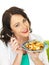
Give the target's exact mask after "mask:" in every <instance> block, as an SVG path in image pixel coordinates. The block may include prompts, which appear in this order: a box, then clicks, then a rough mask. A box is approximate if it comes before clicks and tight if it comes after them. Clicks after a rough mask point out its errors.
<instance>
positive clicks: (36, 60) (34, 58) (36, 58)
mask: <svg viewBox="0 0 49 65" xmlns="http://www.w3.org/2000/svg"><path fill="white" fill-rule="evenodd" d="M28 53H29V55H30V57H31V59H32V61H34V63H35V65H44V64H43V62H42V61H41V60H40V59H39V53H37V52H28Z"/></svg>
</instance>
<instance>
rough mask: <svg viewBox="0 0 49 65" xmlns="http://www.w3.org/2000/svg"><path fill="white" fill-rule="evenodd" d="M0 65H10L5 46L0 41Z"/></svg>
mask: <svg viewBox="0 0 49 65" xmlns="http://www.w3.org/2000/svg"><path fill="white" fill-rule="evenodd" d="M0 65H10V61H9V58H8V52H7V48H6V46H5V45H4V44H3V42H1V41H0Z"/></svg>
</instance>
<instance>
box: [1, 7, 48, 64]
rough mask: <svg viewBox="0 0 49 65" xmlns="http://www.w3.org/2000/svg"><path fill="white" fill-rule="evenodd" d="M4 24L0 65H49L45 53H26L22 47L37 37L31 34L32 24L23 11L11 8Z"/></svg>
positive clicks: (5, 14) (5, 15) (5, 13)
mask: <svg viewBox="0 0 49 65" xmlns="http://www.w3.org/2000/svg"><path fill="white" fill-rule="evenodd" d="M2 24H3V27H2V31H1V36H0V39H1V40H2V41H3V42H4V43H3V42H1V41H0V42H1V44H0V65H24V64H25V63H26V64H25V65H48V62H47V56H46V53H45V51H43V52H41V53H33V52H26V51H25V50H24V49H23V48H22V46H21V45H22V44H23V43H24V42H26V41H28V40H31V39H34V36H35V35H32V34H31V22H30V20H29V18H28V17H27V14H26V13H25V12H24V10H23V9H21V8H18V7H11V8H9V9H8V10H6V11H5V12H4V14H3V17H2ZM35 38H37V39H38V37H36V36H35ZM43 54H44V55H45V56H44V55H43ZM42 55H43V57H42ZM25 57H26V58H25ZM26 59H27V60H26ZM45 61H46V62H45Z"/></svg>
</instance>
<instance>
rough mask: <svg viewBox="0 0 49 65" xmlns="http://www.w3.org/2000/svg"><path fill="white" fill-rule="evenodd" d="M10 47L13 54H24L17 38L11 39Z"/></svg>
mask: <svg viewBox="0 0 49 65" xmlns="http://www.w3.org/2000/svg"><path fill="white" fill-rule="evenodd" d="M10 46H11V49H12V51H13V52H16V53H18V54H21V53H22V54H23V50H22V48H21V46H20V45H19V44H18V41H17V40H16V38H14V37H11V40H10Z"/></svg>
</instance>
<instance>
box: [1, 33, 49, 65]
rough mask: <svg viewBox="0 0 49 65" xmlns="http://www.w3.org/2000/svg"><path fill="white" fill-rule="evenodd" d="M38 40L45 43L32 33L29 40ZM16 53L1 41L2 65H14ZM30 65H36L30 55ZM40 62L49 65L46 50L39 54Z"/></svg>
mask: <svg viewBox="0 0 49 65" xmlns="http://www.w3.org/2000/svg"><path fill="white" fill-rule="evenodd" d="M33 39H37V40H39V41H43V39H42V38H41V37H39V36H38V35H34V34H32V33H30V35H29V40H33ZM16 55H17V54H16V53H15V52H13V51H12V50H11V47H10V45H9V44H8V47H7V46H6V45H5V43H3V42H2V41H1V40H0V65H12V64H13V62H14V60H15V57H16ZM28 57H29V62H30V65H35V64H34V62H33V61H32V60H31V58H30V55H29V54H28ZM39 58H40V60H41V61H42V62H43V63H44V65H49V62H48V59H47V54H46V48H45V49H44V50H43V51H42V52H41V53H40V54H39Z"/></svg>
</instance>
